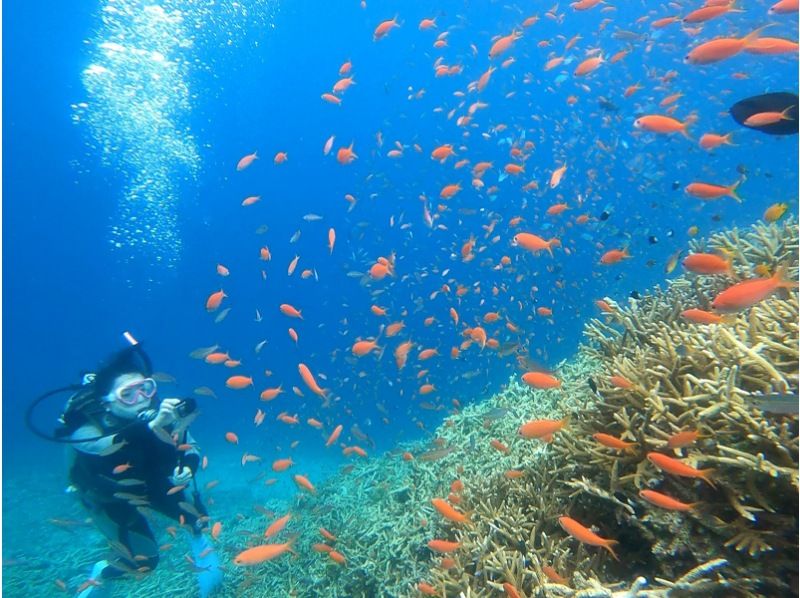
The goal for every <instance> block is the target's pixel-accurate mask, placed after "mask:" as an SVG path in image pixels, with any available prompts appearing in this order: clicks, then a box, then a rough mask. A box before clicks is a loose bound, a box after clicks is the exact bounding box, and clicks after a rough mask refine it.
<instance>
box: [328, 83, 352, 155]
mask: <svg viewBox="0 0 800 598" xmlns="http://www.w3.org/2000/svg"><path fill="white" fill-rule="evenodd" d="M321 97H322V99H323V100H325V101H326V102H328V103H329V104H335V105H337V106H339V105H341V103H342V98H340V97H337V96H335V95H333V94H332V93H323V94H322V96H321ZM351 147H352V145H351ZM339 151H341V150H339ZM326 155H327V154H326Z"/></svg>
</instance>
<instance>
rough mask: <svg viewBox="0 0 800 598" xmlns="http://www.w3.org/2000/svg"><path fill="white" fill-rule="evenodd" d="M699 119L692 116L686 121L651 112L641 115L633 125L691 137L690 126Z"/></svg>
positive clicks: (651, 130)
mask: <svg viewBox="0 0 800 598" xmlns="http://www.w3.org/2000/svg"><path fill="white" fill-rule="evenodd" d="M696 120H697V117H695V116H690V117H688V118H687V119H686V120H685V121H684V122H681V121H679V120H676V119H674V118H672V117H671V116H662V115H660V114H650V115H646V116H640V117H639V118H637V119H636V120H635V121H633V126H634V127H636V128H637V129H642V130H643V131H648V132H650V133H661V134H669V133H680V134H681V135H683V136H684V137H687V138H688V137H689V129H688V128H689V127H690V126H691V125H692V123H694V122H695V121H696Z"/></svg>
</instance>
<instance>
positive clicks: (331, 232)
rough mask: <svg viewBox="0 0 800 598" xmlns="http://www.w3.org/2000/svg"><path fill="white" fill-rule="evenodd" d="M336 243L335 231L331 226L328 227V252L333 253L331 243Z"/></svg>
mask: <svg viewBox="0 0 800 598" xmlns="http://www.w3.org/2000/svg"><path fill="white" fill-rule="evenodd" d="M335 243H336V231H335V230H333V228H330V229H328V252H329V253H330V254H331V255H332V254H333V245H334V244H335Z"/></svg>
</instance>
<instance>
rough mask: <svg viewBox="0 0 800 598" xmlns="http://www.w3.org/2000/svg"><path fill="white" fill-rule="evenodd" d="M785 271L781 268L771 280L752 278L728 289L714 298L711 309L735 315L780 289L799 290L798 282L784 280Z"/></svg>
mask: <svg viewBox="0 0 800 598" xmlns="http://www.w3.org/2000/svg"><path fill="white" fill-rule="evenodd" d="M784 270H785V268H784V267H783V266H779V267H778V269H777V270H776V271H775V274H773V275H772V276H771V277H769V278H751V279H750V280H744V281H742V282H738V283H736V284H735V285H733V286H730V287H728V288H727V289H725V290H724V291H722V292H720V293H719V294H718V295H717V296H716V297H715V298H714V300H713V301H712V302H711V307H713V308H714V309H715V310H716V311H718V312H722V313H734V312H738V311H742V310H744V309H747V308H748V307H752V306H753V305H755V304H757V303H760V302H761V301H763V300H764V299H767V298H768V297H770V296H771V295H772V294H773V293H775V292H776V291H777V290H778V289H782V288H783V289H792V288H797V286H798V284H797V281H795V280H785V279H784V278H783V276H784Z"/></svg>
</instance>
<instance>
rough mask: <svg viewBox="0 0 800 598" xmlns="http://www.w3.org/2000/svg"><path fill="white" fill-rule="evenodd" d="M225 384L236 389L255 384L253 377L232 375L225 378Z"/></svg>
mask: <svg viewBox="0 0 800 598" xmlns="http://www.w3.org/2000/svg"><path fill="white" fill-rule="evenodd" d="M225 386H227V387H228V388H233V389H234V390H242V389H243V388H247V387H248V386H253V379H252V378H251V377H250V376H231V377H230V378H228V379H227V380H225Z"/></svg>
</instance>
